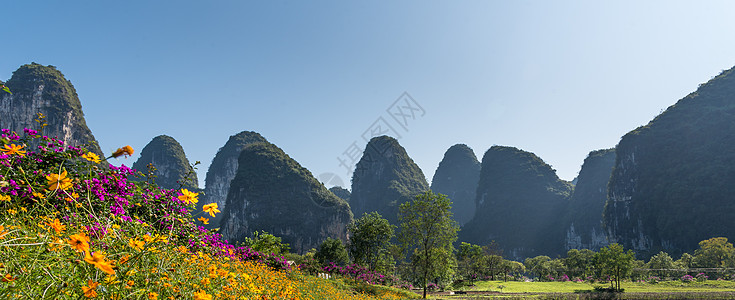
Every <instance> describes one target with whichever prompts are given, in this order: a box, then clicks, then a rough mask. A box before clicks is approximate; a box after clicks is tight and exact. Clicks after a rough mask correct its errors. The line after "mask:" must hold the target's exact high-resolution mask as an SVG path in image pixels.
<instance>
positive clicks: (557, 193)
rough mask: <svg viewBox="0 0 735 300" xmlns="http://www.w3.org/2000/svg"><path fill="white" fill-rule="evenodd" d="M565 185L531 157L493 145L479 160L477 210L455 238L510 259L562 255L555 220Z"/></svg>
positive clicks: (563, 200)
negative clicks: (498, 251)
mask: <svg viewBox="0 0 735 300" xmlns="http://www.w3.org/2000/svg"><path fill="white" fill-rule="evenodd" d="M571 190H572V186H571V183H569V182H566V181H563V180H560V179H559V178H558V177H557V175H556V171H554V170H553V169H552V168H551V166H549V165H548V164H546V163H545V162H544V161H543V160H541V159H540V158H539V157H538V156H536V155H534V154H533V153H530V152H526V151H522V150H519V149H517V148H513V147H501V146H493V147H492V148H490V149H489V150H488V151H487V152H485V155H484V156H483V158H482V169H481V171H480V180H479V183H478V187H477V198H476V200H477V212H476V213H475V217H474V218H473V219H472V220H471V221H470V222H468V223H467V224H466V225H465V226H464V228H462V230H461V231H460V240H462V241H468V242H471V243H474V244H480V245H485V244H489V243H490V242H492V241H495V242H497V243H498V245H499V246H500V247H501V248H502V249H503V250H504V255H506V256H507V257H511V258H514V259H522V258H525V257H533V256H537V255H548V256H552V257H553V256H554V255H557V254H562V253H564V251H563V250H564V229H563V224H562V222H561V219H562V217H563V216H564V211H565V210H566V208H567V201H568V200H567V199H568V197H569V194H570V192H571Z"/></svg>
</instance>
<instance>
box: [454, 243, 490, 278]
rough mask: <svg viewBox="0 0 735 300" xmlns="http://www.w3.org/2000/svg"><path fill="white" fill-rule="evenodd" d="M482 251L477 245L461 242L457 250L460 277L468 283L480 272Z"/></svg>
mask: <svg viewBox="0 0 735 300" xmlns="http://www.w3.org/2000/svg"><path fill="white" fill-rule="evenodd" d="M483 258H484V252H483V251H482V247H480V246H479V245H473V244H470V243H466V242H462V244H460V245H459V250H457V266H458V269H459V270H458V271H459V273H460V274H461V276H462V278H463V279H464V280H466V281H467V282H468V283H469V284H470V285H472V284H473V283H474V281H475V278H476V275H477V274H478V273H480V272H481V269H482V264H483V260H484V259H483Z"/></svg>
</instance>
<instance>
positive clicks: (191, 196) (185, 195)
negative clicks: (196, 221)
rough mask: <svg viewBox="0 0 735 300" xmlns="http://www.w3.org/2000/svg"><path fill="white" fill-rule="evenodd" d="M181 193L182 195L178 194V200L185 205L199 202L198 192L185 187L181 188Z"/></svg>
mask: <svg viewBox="0 0 735 300" xmlns="http://www.w3.org/2000/svg"><path fill="white" fill-rule="evenodd" d="M181 194H182V195H181V196H179V200H181V201H184V203H186V205H190V204H196V203H197V202H199V199H198V197H199V193H193V192H190V191H189V190H187V189H182V190H181Z"/></svg>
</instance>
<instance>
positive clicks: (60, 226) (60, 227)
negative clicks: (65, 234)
mask: <svg viewBox="0 0 735 300" xmlns="http://www.w3.org/2000/svg"><path fill="white" fill-rule="evenodd" d="M46 225H47V226H48V227H51V228H53V229H54V231H56V234H59V233H61V232H62V231H64V230H66V225H64V224H61V222H59V219H54V221H53V222H51V223H46Z"/></svg>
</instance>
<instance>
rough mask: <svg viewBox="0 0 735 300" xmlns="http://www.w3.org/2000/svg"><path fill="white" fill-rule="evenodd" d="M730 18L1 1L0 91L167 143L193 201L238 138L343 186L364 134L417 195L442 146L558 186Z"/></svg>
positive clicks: (582, 6)
mask: <svg viewBox="0 0 735 300" xmlns="http://www.w3.org/2000/svg"><path fill="white" fill-rule="evenodd" d="M734 11H735V2H732V1H604V2H603V1H545V0H544V1H308V2H307V1H241V0H237V1H234V0H233V1H181V0H179V1H114V2H113V1H33V0H28V1H6V3H3V4H2V6H1V10H0V14H1V17H0V26H1V27H2V29H3V30H2V33H1V34H0V38H1V42H0V43H2V47H1V48H0V49H2V50H0V57H1V59H0V79H2V80H4V81H7V80H8V79H10V77H11V75H12V72H13V71H14V70H16V69H17V68H18V67H19V66H21V65H23V64H27V63H30V62H37V63H40V64H43V65H54V66H56V67H57V68H58V69H59V70H60V71H61V72H62V73H64V75H65V76H66V78H67V79H69V80H70V81H71V82H72V83H73V84H74V86H75V87H76V89H77V92H78V94H79V98H80V100H81V102H82V106H83V109H84V113H85V117H86V120H87V125H88V126H89V127H90V128H91V130H92V132H93V133H94V135H95V136H96V138H97V139H98V140H99V142H100V144H101V147H102V149H103V150H104V151H108V152H112V151H113V150H114V149H116V148H118V147H120V146H123V145H127V144H129V145H131V146H132V147H133V148H135V149H136V150H137V151H139V150H141V149H142V148H143V147H144V146H145V145H146V144H147V143H148V142H149V141H150V140H151V139H152V138H153V137H155V136H157V135H160V134H166V135H170V136H172V137H174V138H175V139H176V140H178V141H179V142H180V143H181V144H182V146H183V147H184V150H185V151H186V154H187V157H188V158H189V160H191V161H192V162H193V161H197V160H198V161H201V162H202V165H201V166H200V167H199V172H198V173H199V180H200V184H201V185H203V184H204V178H205V174H206V171H207V169H208V167H209V163H210V162H211V160H212V158H213V157H214V155H215V154H216V153H217V150H218V149H219V148H220V147H222V146H223V145H224V143H225V142H226V141H227V139H228V137H229V136H230V135H234V134H236V133H238V132H240V131H243V130H252V131H257V132H259V133H261V134H262V135H263V136H265V137H266V138H267V139H268V140H269V141H271V142H273V143H275V144H276V145H278V146H279V147H281V148H282V149H283V150H284V151H285V152H286V153H288V154H289V155H290V156H291V157H293V158H294V159H296V160H297V161H298V162H299V163H301V164H302V165H303V166H304V167H306V168H308V169H309V170H311V172H312V173H313V174H314V175H319V174H323V173H335V174H337V175H338V176H339V177H340V178H341V179H342V181H343V182H345V184H347V185H349V182H350V178H351V174H350V172H348V171H347V170H346V169H345V168H344V167H342V166H340V162H339V160H338V158H342V159H343V160H346V161H347V162H349V156H348V155H346V154H344V153H345V151H347V150H349V149H350V148H352V147H353V142H355V146H357V147H359V148H364V146H365V144H366V142H365V140H364V139H363V137H364V136H366V135H367V136H369V135H370V131H368V132H367V134H366V131H367V130H368V129H369V128H371V125H373V124H374V123H375V122H376V121H378V122H383V121H384V122H385V124H388V125H391V127H393V129H394V130H393V131H394V132H395V134H394V135H400V138H399V142H400V143H401V144H402V145H403V146H404V147H405V148H406V150H407V151H408V154H409V155H410V156H411V157H412V158H413V159H414V161H416V163H418V165H419V166H420V167H421V169H422V170H423V171H424V174H425V175H426V177H427V180H429V181H430V180H431V177H432V176H433V174H434V171H435V170H436V167H437V166H438V164H439V161H441V159H442V157H443V155H444V152H445V151H446V150H447V149H448V148H449V147H450V146H451V145H453V144H456V143H464V144H467V145H469V146H470V147H471V148H472V149H474V151H475V154H476V155H477V156H478V159H482V155H483V154H484V152H485V151H486V150H487V149H488V148H489V147H491V146H493V145H507V146H515V147H518V148H520V149H523V150H526V151H530V152H533V153H535V154H536V155H538V156H539V157H541V158H542V159H543V160H544V161H546V162H547V163H549V164H550V165H552V167H553V168H554V169H556V170H557V173H558V175H559V176H560V177H561V178H563V179H567V180H571V179H573V178H574V177H575V176H576V175H577V173H578V172H579V169H580V166H581V164H582V162H583V160H584V158H585V157H586V156H587V154H588V153H589V152H590V151H592V150H596V149H602V148H610V147H614V146H615V145H616V144H617V143H618V141H619V140H620V137H621V136H622V135H624V134H625V133H627V132H628V131H630V130H632V129H635V128H636V127H638V126H641V125H644V124H646V123H647V122H648V121H649V120H651V119H652V118H653V117H655V116H656V115H657V114H659V113H660V112H661V111H662V110H663V109H665V108H666V107H668V106H670V105H672V104H674V103H675V102H676V101H677V100H678V99H680V98H682V97H684V96H686V95H687V94H688V93H690V92H692V91H694V90H695V89H696V88H697V86H698V85H699V84H700V83H703V82H706V81H707V80H709V79H710V78H711V77H713V76H715V75H717V74H719V73H720V72H721V71H722V70H725V69H729V68H731V67H732V66H733V65H735V31H733V29H735V18H732V13H733V12H734ZM404 92H407V93H408V94H409V95H410V96H411V97H412V99H413V100H415V102H412V103H413V104H414V107H415V108H417V109H418V107H419V106H420V109H419V110H417V111H414V112H415V113H416V115H414V116H413V118H409V119H406V120H405V122H404V123H403V124H404V127H402V126H399V125H398V123H397V122H396V120H395V119H393V118H392V117H391V112H395V111H396V110H395V108H396V107H395V106H392V105H393V104H394V102H395V101H396V100H397V99H399V97H400V96H401V95H403V94H404ZM403 99H405V98H403ZM415 105H418V106H415ZM404 106H405V103H404ZM391 107H392V108H393V109H394V110H391ZM406 112H408V111H407V110H404V113H406ZM381 118H382V119H381ZM398 120H399V121H403V119H402V118H398ZM383 128H387V127H386V126H385V125H384V126H383ZM397 137H398V136H397ZM347 153H350V151H347ZM136 158H137V156H136V157H133V158H129V159H127V160H120V161H118V163H125V164H126V165H129V166H130V165H132V163H133V162H134V160H135V159H136Z"/></svg>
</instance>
